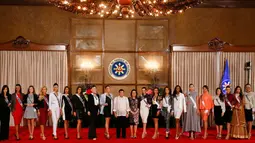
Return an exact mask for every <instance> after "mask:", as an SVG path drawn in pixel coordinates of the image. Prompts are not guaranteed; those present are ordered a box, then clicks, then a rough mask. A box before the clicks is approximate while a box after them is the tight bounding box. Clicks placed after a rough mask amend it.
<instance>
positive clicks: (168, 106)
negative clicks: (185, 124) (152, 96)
mask: <svg viewBox="0 0 255 143" xmlns="http://www.w3.org/2000/svg"><path fill="white" fill-rule="evenodd" d="M169 100H170V97H169ZM169 100H168V102H167V99H166V98H165V103H166V105H167V112H168V113H170V111H171V107H172V106H171V105H170V104H169Z"/></svg>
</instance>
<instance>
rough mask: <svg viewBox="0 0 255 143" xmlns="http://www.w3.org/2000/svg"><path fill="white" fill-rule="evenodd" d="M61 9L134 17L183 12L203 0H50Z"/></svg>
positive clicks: (107, 15)
mask: <svg viewBox="0 0 255 143" xmlns="http://www.w3.org/2000/svg"><path fill="white" fill-rule="evenodd" d="M48 1H49V2H50V3H51V4H54V5H55V6H57V7H58V8H60V9H63V10H66V11H69V12H73V13H76V14H82V15H98V16H100V17H105V18H108V17H117V18H133V17H135V15H139V16H151V17H157V16H166V15H170V14H176V13H183V12H184V11H185V10H186V9H189V8H192V7H194V6H196V5H198V4H201V3H202V0H48Z"/></svg>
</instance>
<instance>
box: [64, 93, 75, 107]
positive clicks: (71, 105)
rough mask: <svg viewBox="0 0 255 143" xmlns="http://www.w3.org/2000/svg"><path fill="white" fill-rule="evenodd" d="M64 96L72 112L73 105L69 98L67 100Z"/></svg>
mask: <svg viewBox="0 0 255 143" xmlns="http://www.w3.org/2000/svg"><path fill="white" fill-rule="evenodd" d="M64 96H65V97H66V100H67V102H68V104H69V105H70V107H71V108H72V110H73V104H72V103H71V100H70V98H69V97H68V96H67V95H66V94H65V95H64Z"/></svg>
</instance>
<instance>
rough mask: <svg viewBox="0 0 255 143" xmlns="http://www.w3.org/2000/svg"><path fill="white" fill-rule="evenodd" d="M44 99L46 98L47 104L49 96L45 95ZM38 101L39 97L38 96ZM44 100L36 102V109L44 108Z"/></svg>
mask: <svg viewBox="0 0 255 143" xmlns="http://www.w3.org/2000/svg"><path fill="white" fill-rule="evenodd" d="M44 98H47V99H48V102H49V94H46V97H44ZM38 99H39V96H38ZM44 102H45V101H44V99H43V100H41V101H40V100H38V106H37V107H38V108H44ZM47 108H49V106H47Z"/></svg>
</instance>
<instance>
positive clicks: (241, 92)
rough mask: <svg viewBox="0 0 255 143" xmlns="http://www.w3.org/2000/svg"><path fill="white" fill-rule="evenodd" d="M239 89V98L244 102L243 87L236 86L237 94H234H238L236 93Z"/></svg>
mask: <svg viewBox="0 0 255 143" xmlns="http://www.w3.org/2000/svg"><path fill="white" fill-rule="evenodd" d="M238 88H240V95H239V96H240V98H241V100H242V99H243V90H242V88H241V86H239V85H238V86H236V88H235V92H234V93H236V92H237V89H238Z"/></svg>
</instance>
